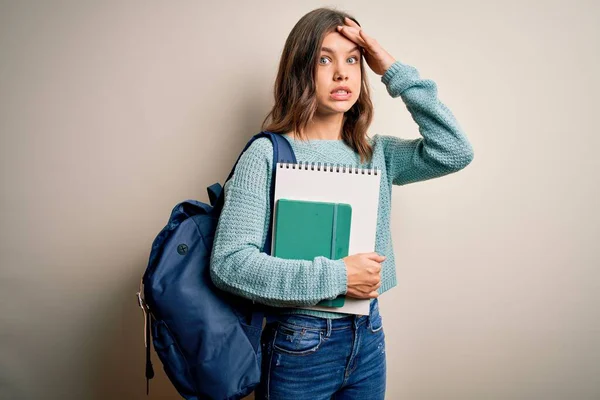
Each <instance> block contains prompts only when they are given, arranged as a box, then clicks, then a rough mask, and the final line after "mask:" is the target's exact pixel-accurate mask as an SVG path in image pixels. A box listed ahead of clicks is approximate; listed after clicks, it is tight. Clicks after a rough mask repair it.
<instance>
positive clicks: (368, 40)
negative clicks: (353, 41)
mask: <svg viewBox="0 0 600 400" xmlns="http://www.w3.org/2000/svg"><path fill="white" fill-rule="evenodd" d="M358 34H359V36H360V39H361V40H362V41H363V42H364V43H365V48H367V49H368V50H369V52H371V50H372V49H374V48H375V44H376V40H375V39H373V38H372V37H371V36H369V35H367V34H366V33H365V31H363V30H362V29H361V30H360V31H359V32H358Z"/></svg>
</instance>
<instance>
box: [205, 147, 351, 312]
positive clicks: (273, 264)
mask: <svg viewBox="0 0 600 400" xmlns="http://www.w3.org/2000/svg"><path fill="white" fill-rule="evenodd" d="M272 158H273V146H272V144H271V142H270V141H269V139H267V138H260V139H257V140H255V141H254V142H253V143H252V145H251V146H250V147H249V148H248V149H247V150H246V151H245V152H244V154H243V155H242V156H241V157H240V160H239V162H238V165H237V166H236V169H235V172H234V175H233V176H232V178H231V179H230V180H229V181H228V182H227V184H226V185H225V187H224V190H225V202H224V205H223V210H222V213H221V216H220V218H219V222H218V225H217V230H216V233H215V238H214V244H213V251H212V255H211V262H210V272H211V278H212V280H213V282H214V283H215V285H216V286H217V287H219V288H220V289H222V290H225V291H228V292H231V293H234V294H236V295H239V296H242V297H246V298H249V299H252V300H255V301H256V302H259V303H263V304H267V305H271V306H275V307H277V306H279V307H284V306H311V305H315V304H317V303H318V302H319V301H321V300H323V299H332V298H335V297H337V296H338V295H340V294H345V293H346V286H347V275H346V266H345V264H344V261H342V260H330V259H328V258H326V257H316V258H315V259H314V260H312V261H306V260H287V259H282V258H278V257H272V256H270V255H268V254H266V253H264V252H263V250H264V248H263V245H264V241H265V237H266V234H267V228H268V223H269V217H270V198H269V187H270V183H271V166H272V163H273V161H272Z"/></svg>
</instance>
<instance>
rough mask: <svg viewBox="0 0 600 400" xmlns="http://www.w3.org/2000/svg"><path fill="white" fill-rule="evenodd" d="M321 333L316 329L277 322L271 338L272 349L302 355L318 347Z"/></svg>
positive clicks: (314, 350) (312, 351)
mask: <svg viewBox="0 0 600 400" xmlns="http://www.w3.org/2000/svg"><path fill="white" fill-rule="evenodd" d="M322 341H323V333H322V332H321V331H320V330H318V329H307V328H302V327H296V326H292V325H286V324H285V323H279V324H278V326H277V329H276V331H275V338H274V339H273V350H275V351H277V352H280V353H284V354H290V355H296V356H303V355H307V354H312V353H314V352H316V351H317V350H318V349H319V346H320V345H321V342H322Z"/></svg>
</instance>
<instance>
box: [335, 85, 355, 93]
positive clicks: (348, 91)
mask: <svg viewBox="0 0 600 400" xmlns="http://www.w3.org/2000/svg"><path fill="white" fill-rule="evenodd" d="M338 90H344V91H346V93H352V91H351V90H350V88H349V87H348V86H338V87H336V88H335V89H333V90H332V91H331V94H334V93H335V92H337V91H338Z"/></svg>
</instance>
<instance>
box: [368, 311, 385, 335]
mask: <svg viewBox="0 0 600 400" xmlns="http://www.w3.org/2000/svg"><path fill="white" fill-rule="evenodd" d="M381 329H383V319H382V318H381V315H379V313H376V314H375V315H374V316H373V318H372V319H371V318H369V330H370V331H371V333H377V332H379V331H380V330H381Z"/></svg>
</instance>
